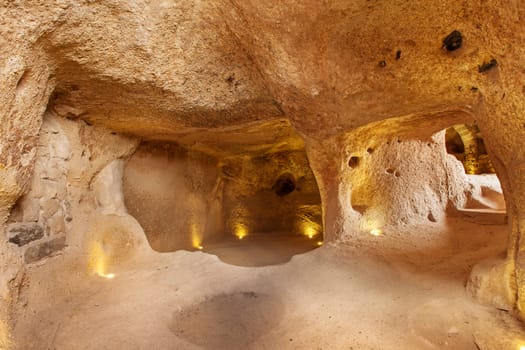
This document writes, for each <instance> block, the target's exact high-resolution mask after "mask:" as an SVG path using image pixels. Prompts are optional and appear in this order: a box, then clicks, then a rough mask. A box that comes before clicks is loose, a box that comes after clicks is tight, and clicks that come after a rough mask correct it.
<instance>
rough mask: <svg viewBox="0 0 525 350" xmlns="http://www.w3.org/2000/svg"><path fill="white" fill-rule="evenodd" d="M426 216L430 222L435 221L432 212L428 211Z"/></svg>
mask: <svg viewBox="0 0 525 350" xmlns="http://www.w3.org/2000/svg"><path fill="white" fill-rule="evenodd" d="M427 218H428V221H430V222H437V220H436V218H435V217H434V214H432V213H428V216H427Z"/></svg>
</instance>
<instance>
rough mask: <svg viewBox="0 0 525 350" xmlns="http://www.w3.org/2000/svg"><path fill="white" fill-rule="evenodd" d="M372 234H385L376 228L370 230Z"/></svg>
mask: <svg viewBox="0 0 525 350" xmlns="http://www.w3.org/2000/svg"><path fill="white" fill-rule="evenodd" d="M370 234H371V235H372V236H381V235H382V234H383V231H382V230H381V229H380V228H374V229H372V230H370Z"/></svg>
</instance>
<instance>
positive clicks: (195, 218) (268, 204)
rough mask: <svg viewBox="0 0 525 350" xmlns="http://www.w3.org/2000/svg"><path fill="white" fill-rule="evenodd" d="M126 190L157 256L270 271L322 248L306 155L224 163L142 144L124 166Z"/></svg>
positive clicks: (318, 209)
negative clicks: (176, 254) (185, 255)
mask: <svg viewBox="0 0 525 350" xmlns="http://www.w3.org/2000/svg"><path fill="white" fill-rule="evenodd" d="M123 191H124V196H125V201H126V207H127V209H128V211H129V213H130V214H131V215H133V216H134V217H135V218H136V219H137V220H138V222H139V223H140V224H141V226H142V227H143V229H144V232H145V233H146V237H147V239H148V242H149V243H150V245H151V247H152V248H153V249H154V250H156V251H158V252H173V251H177V250H191V251H194V250H202V251H204V252H208V253H212V254H216V255H217V256H219V257H220V258H221V259H223V260H225V261H227V262H231V263H234V264H241V265H266V264H276V263H283V262H286V261H288V260H290V258H291V257H292V256H293V255H295V254H298V253H303V252H306V251H308V250H311V249H314V248H317V247H319V246H320V245H321V244H322V242H323V229H322V210H321V197H320V195H319V189H318V187H317V183H316V180H315V177H314V175H313V173H312V171H311V169H310V167H309V164H308V159H307V157H306V153H305V151H304V149H298V150H282V151H278V152H272V153H262V154H255V155H250V154H242V155H232V156H228V157H225V158H222V159H219V158H217V157H214V156H210V155H207V154H205V153H203V152H201V151H194V150H188V149H186V148H184V147H183V146H180V145H177V144H175V143H162V142H160V143H159V142H143V143H142V144H141V145H140V146H139V147H138V149H137V150H136V151H135V153H134V154H133V155H132V156H131V157H130V159H129V161H128V162H127V164H126V166H125V170H124V175H123Z"/></svg>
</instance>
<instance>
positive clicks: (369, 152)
mask: <svg viewBox="0 0 525 350" xmlns="http://www.w3.org/2000/svg"><path fill="white" fill-rule="evenodd" d="M366 151H367V152H368V154H372V153H374V149H373V148H372V147H368V148H367V149H366Z"/></svg>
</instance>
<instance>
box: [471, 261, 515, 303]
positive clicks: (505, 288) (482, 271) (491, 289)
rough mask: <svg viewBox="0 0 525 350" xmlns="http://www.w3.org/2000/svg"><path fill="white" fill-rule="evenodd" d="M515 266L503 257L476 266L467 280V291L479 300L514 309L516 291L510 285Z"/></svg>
mask: <svg viewBox="0 0 525 350" xmlns="http://www.w3.org/2000/svg"><path fill="white" fill-rule="evenodd" d="M512 273H513V266H512V264H511V263H509V262H508V261H505V260H503V259H491V260H487V261H484V262H482V263H480V264H478V265H476V266H475V267H474V269H473V270H472V272H471V274H470V277H469V279H468V282H467V291H468V292H469V293H470V294H471V295H472V296H473V297H474V298H476V299H477V300H478V301H479V302H481V303H483V304H486V305H493V306H496V307H497V308H499V309H502V310H512V309H513V307H514V305H515V303H516V291H515V287H514V286H513V285H508V282H507V281H509V280H511V279H509V276H508V275H509V274H512Z"/></svg>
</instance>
